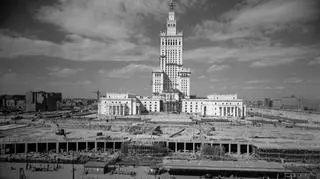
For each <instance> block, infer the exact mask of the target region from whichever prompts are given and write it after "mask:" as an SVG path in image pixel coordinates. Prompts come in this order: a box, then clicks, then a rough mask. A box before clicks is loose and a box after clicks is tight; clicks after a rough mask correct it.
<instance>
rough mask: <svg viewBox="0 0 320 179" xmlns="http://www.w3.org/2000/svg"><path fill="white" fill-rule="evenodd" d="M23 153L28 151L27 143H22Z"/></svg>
mask: <svg viewBox="0 0 320 179" xmlns="http://www.w3.org/2000/svg"><path fill="white" fill-rule="evenodd" d="M24 153H28V143H24Z"/></svg>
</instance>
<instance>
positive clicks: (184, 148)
mask: <svg viewBox="0 0 320 179" xmlns="http://www.w3.org/2000/svg"><path fill="white" fill-rule="evenodd" d="M186 151H187V143H186V142H185V143H184V145H183V152H186Z"/></svg>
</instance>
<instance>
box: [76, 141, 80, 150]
mask: <svg viewBox="0 0 320 179" xmlns="http://www.w3.org/2000/svg"><path fill="white" fill-rule="evenodd" d="M76 152H79V142H76Z"/></svg>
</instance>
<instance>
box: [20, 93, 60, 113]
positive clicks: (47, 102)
mask: <svg viewBox="0 0 320 179" xmlns="http://www.w3.org/2000/svg"><path fill="white" fill-rule="evenodd" d="M61 102H62V94H61V93H53V92H44V91H31V92H27V93H26V112H33V111H55V110H58V109H59V107H60V104H61Z"/></svg>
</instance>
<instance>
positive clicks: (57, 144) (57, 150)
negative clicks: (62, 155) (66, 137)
mask: <svg viewBox="0 0 320 179" xmlns="http://www.w3.org/2000/svg"><path fill="white" fill-rule="evenodd" d="M56 153H59V142H57V143H56Z"/></svg>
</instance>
